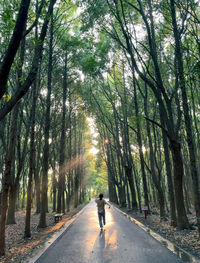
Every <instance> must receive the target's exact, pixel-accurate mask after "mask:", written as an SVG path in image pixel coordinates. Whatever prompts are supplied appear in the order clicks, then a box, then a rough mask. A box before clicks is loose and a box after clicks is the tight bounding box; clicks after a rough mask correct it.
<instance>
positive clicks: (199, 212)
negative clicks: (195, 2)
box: [170, 0, 200, 236]
mask: <svg viewBox="0 0 200 263" xmlns="http://www.w3.org/2000/svg"><path fill="white" fill-rule="evenodd" d="M170 7H171V17H172V25H173V32H174V39H175V55H176V60H177V68H178V80H179V86H180V89H181V91H182V101H183V112H184V119H185V128H186V131H187V144H188V149H189V157H190V169H191V175H192V180H193V191H194V206H195V211H196V218H197V226H198V232H199V236H200V200H199V196H200V191H199V178H198V171H197V162H196V156H195V143H194V140H193V134H192V125H191V119H190V114H189V107H188V98H187V92H186V87H185V78H184V66H183V53H182V46H181V37H180V33H179V31H178V26H177V21H176V10H175V3H174V0H170Z"/></svg>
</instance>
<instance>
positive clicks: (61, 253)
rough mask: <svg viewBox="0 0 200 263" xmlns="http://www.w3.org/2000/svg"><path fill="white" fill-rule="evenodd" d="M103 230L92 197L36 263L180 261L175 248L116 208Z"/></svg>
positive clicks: (110, 211)
mask: <svg viewBox="0 0 200 263" xmlns="http://www.w3.org/2000/svg"><path fill="white" fill-rule="evenodd" d="M106 221H107V222H106V226H105V231H103V232H100V230H99V226H98V218H97V211H96V204H95V202H94V201H92V202H91V203H90V204H89V205H87V207H86V208H85V210H84V211H83V213H82V214H81V215H80V216H79V217H78V218H77V219H76V220H75V221H74V223H73V224H72V225H71V226H70V227H69V228H68V229H67V230H66V231H65V232H64V234H63V235H62V236H61V237H60V238H58V240H56V241H55V242H54V243H53V244H52V245H51V246H50V247H49V248H48V249H47V250H46V251H45V253H44V254H43V255H42V256H41V257H40V258H39V259H38V260H37V261H36V263H129V262H130V263H178V262H179V263H180V262H182V261H181V260H180V259H178V258H177V257H176V256H175V255H174V254H173V253H172V252H170V251H169V250H168V249H167V248H165V247H164V246H162V245H161V244H160V243H159V242H158V241H156V240H155V239H154V238H152V237H151V236H150V235H149V234H148V233H146V232H145V231H143V230H142V229H140V228H139V227H138V226H137V225H136V224H134V223H133V222H131V221H129V220H128V219H127V218H126V217H125V216H123V215H122V214H121V213H119V212H118V211H116V210H115V209H114V208H111V209H107V211H106Z"/></svg>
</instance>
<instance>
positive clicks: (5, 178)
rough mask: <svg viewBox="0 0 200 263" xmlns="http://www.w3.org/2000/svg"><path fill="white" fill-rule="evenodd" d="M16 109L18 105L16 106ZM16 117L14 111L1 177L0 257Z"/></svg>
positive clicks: (3, 237)
mask: <svg viewBox="0 0 200 263" xmlns="http://www.w3.org/2000/svg"><path fill="white" fill-rule="evenodd" d="M16 107H17V108H18V107H19V105H16ZM17 115H18V111H17V110H14V112H13V115H12V126H11V131H10V138H9V144H8V148H7V152H6V159H5V172H4V174H3V177H2V198H1V220H0V256H3V255H4V254H5V224H6V215H7V209H8V193H9V188H10V187H9V185H10V182H11V180H12V178H11V168H12V162H13V157H14V152H15V140H16V132H15V131H16V126H17Z"/></svg>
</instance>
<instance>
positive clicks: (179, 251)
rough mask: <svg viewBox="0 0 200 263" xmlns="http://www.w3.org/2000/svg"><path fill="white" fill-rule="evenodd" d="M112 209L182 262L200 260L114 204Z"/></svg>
mask: <svg viewBox="0 0 200 263" xmlns="http://www.w3.org/2000/svg"><path fill="white" fill-rule="evenodd" d="M111 204H112V207H113V208H114V209H116V210H117V211H118V212H120V213H121V214H123V215H124V216H126V217H127V218H128V219H129V220H130V221H131V222H134V223H135V224H136V225H137V226H139V227H140V228H142V229H143V230H144V231H145V232H147V233H148V234H149V235H151V236H152V237H153V238H154V239H156V240H157V241H158V242H159V243H161V244H162V245H163V246H165V247H166V248H168V249H169V250H170V251H171V252H173V253H174V254H175V255H177V257H179V258H180V259H181V260H183V261H184V262H189V263H200V259H198V258H196V257H195V256H193V255H191V254H190V253H189V252H187V251H186V250H184V249H183V248H181V247H179V246H177V245H175V244H173V243H172V242H171V241H169V240H167V239H166V238H164V237H162V236H161V235H159V234H158V233H156V232H154V231H153V230H152V229H150V228H149V227H147V226H145V225H144V224H142V223H141V222H139V221H138V220H137V219H135V218H134V217H132V216H130V215H128V214H127V213H125V212H123V211H121V210H120V209H119V208H118V207H116V206H115V204H113V203H111Z"/></svg>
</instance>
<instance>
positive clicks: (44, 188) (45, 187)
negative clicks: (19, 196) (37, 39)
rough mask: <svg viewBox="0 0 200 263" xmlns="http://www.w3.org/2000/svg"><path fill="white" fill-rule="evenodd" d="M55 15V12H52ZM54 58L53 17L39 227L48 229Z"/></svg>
mask: <svg viewBox="0 0 200 263" xmlns="http://www.w3.org/2000/svg"><path fill="white" fill-rule="evenodd" d="M52 13H53V10H52ZM52 56H53V15H52V16H51V26H50V39H49V65H48V85H47V88H48V91H47V98H46V114H45V131H44V136H45V145H44V153H43V175H42V195H41V197H42V200H41V211H40V222H39V227H41V228H44V227H46V212H47V210H48V198H47V190H48V170H49V132H50V108H51V89H52V69H53V68H52Z"/></svg>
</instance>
